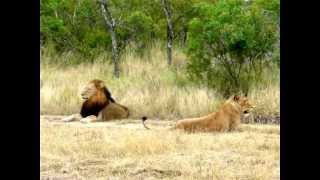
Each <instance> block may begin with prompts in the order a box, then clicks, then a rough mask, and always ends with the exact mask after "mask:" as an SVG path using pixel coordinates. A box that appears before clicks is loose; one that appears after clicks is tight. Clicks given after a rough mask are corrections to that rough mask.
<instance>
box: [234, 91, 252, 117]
mask: <svg viewBox="0 0 320 180" xmlns="http://www.w3.org/2000/svg"><path fill="white" fill-rule="evenodd" d="M233 100H234V101H235V102H236V103H238V104H239V105H240V108H241V111H242V113H243V114H244V115H249V113H250V112H251V110H252V109H253V108H254V106H253V105H251V103H250V102H249V100H248V98H247V97H245V96H237V95H236V96H234V97H233Z"/></svg>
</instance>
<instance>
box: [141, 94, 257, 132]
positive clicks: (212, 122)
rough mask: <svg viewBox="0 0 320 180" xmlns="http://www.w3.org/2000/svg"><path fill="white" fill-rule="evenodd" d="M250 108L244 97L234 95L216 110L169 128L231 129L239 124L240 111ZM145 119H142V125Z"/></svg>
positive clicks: (198, 130)
mask: <svg viewBox="0 0 320 180" xmlns="http://www.w3.org/2000/svg"><path fill="white" fill-rule="evenodd" d="M251 108H253V106H252V105H251V104H250V103H249V101H248V99H247V98H246V97H240V96H234V97H232V98H230V99H228V100H227V101H226V102H225V103H224V104H223V105H222V106H221V107H220V109H219V110H218V111H217V112H213V113H211V114H209V115H206V116H203V117H199V118H188V119H182V120H179V121H178V122H177V123H176V125H175V126H174V127H173V128H170V129H171V130H172V129H181V130H184V131H186V132H221V131H231V130H234V129H236V128H237V127H238V126H239V125H240V123H241V115H242V113H243V112H245V113H248V112H249V110H250V109H251ZM145 120H146V119H144V120H142V123H143V125H144V126H145V124H144V121H145Z"/></svg>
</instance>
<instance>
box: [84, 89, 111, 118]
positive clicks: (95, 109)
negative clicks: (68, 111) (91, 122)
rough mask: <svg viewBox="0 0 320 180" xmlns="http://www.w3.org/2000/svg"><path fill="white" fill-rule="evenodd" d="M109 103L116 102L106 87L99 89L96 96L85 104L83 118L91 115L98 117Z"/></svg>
mask: <svg viewBox="0 0 320 180" xmlns="http://www.w3.org/2000/svg"><path fill="white" fill-rule="evenodd" d="M109 102H115V100H114V99H113V98H112V97H111V93H110V92H109V90H108V89H107V88H106V87H102V88H100V89H98V92H97V94H96V95H94V96H92V97H90V98H89V99H88V100H86V101H84V102H83V104H82V107H81V110H80V114H81V116H82V117H87V116H90V115H95V116H98V114H99V112H100V111H101V110H102V109H103V108H105V107H106V106H107V105H108V104H109Z"/></svg>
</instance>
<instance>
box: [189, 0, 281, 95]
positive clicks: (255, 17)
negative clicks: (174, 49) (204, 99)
mask: <svg viewBox="0 0 320 180" xmlns="http://www.w3.org/2000/svg"><path fill="white" fill-rule="evenodd" d="M265 2H267V1H265ZM270 2H271V1H270ZM263 12H264V11H263V6H261V3H260V4H255V3H251V4H246V3H245V2H244V1H243V0H221V1H218V2H217V3H216V4H214V5H213V4H209V3H199V4H197V5H196V6H195V13H196V17H195V18H193V19H192V20H191V22H190V23H189V36H188V48H187V55H188V59H189V61H188V74H189V77H190V78H191V80H194V81H197V82H200V83H205V84H207V85H208V86H210V87H214V88H216V89H218V90H220V92H222V93H223V94H224V95H226V96H228V95H230V94H233V93H239V92H244V93H247V92H248V90H249V88H250V86H251V84H252V83H253V82H259V81H262V78H263V72H264V68H266V67H267V64H268V63H272V60H273V59H274V58H270V57H269V54H270V53H272V52H273V51H274V49H275V47H276V46H275V45H276V42H277V40H278V33H277V31H278V24H277V22H276V21H274V20H273V19H272V18H270V16H269V14H267V15H266V14H265V13H263Z"/></svg>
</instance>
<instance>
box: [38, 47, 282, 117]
mask: <svg viewBox="0 0 320 180" xmlns="http://www.w3.org/2000/svg"><path fill="white" fill-rule="evenodd" d="M174 52H175V53H174V58H173V67H171V68H168V66H167V64H166V61H165V59H166V56H165V53H164V52H163V51H161V50H160V47H155V48H153V49H151V52H150V54H151V55H152V56H150V57H148V56H147V57H144V58H141V57H137V56H134V55H133V54H131V53H130V51H128V52H127V53H126V54H125V55H124V57H123V58H122V63H121V71H122V72H121V78H120V79H114V78H112V65H111V64H109V63H108V62H105V59H107V57H108V56H107V54H102V55H101V56H99V57H98V58H97V59H96V60H95V63H93V64H80V65H73V66H65V65H59V64H57V63H56V64H55V65H52V64H47V63H46V62H48V61H51V60H52V61H55V62H62V64H65V63H66V62H68V61H72V60H73V59H74V58H75V56H73V55H72V53H71V54H70V53H66V54H63V55H62V56H56V55H52V53H51V54H50V51H49V50H46V49H44V50H42V51H41V61H42V63H41V75H40V79H41V89H40V97H41V98H40V104H41V114H56V115H62V114H63V115H67V114H72V113H77V112H78V111H79V108H80V103H81V102H80V101H81V100H80V98H79V97H78V92H79V89H80V88H81V87H82V86H83V85H84V84H85V83H86V82H88V81H89V80H91V79H94V78H98V79H102V80H104V81H105V82H106V84H107V86H108V88H109V89H110V91H111V93H112V95H113V96H114V98H115V100H116V101H118V102H120V103H121V104H124V105H126V106H128V107H129V108H130V110H131V111H132V112H131V115H132V116H131V118H140V117H141V116H144V115H147V116H148V117H151V118H155V119H158V118H159V119H178V118H185V117H196V116H201V115H205V114H208V113H209V112H212V111H214V110H216V109H217V107H218V106H219V105H220V104H221V102H222V101H223V98H221V96H219V94H218V93H216V92H214V91H213V90H210V89H208V88H206V87H199V86H194V85H191V84H190V83H188V81H187V78H186V72H185V71H186V69H185V64H186V61H185V56H184V54H183V53H182V52H180V51H179V50H175V51H174ZM249 96H250V99H251V100H252V101H253V103H254V104H256V106H257V107H258V108H257V109H256V111H255V114H261V115H273V114H279V110H280V108H279V104H280V102H279V99H280V93H279V85H278V84H276V85H274V83H270V84H269V85H266V86H265V87H263V88H259V89H258V88H257V89H254V90H252V91H251V93H250V94H249Z"/></svg>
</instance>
